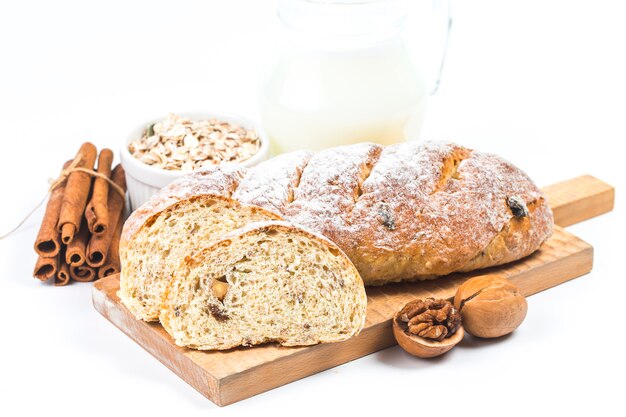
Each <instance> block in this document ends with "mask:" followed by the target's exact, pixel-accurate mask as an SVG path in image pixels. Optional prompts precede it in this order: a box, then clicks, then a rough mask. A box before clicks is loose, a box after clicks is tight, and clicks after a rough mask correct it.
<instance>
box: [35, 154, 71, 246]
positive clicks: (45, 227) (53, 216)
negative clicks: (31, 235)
mask: <svg viewBox="0 0 626 417" xmlns="http://www.w3.org/2000/svg"><path fill="white" fill-rule="evenodd" d="M71 162H72V161H67V162H66V163H65V164H63V170H62V171H64V170H65V169H66V168H67V167H68V166H69V165H70V163H71ZM62 171H61V172H62ZM64 191H65V182H63V183H61V184H59V185H57V186H56V187H55V188H54V189H53V190H52V191H51V193H50V197H49V198H48V204H47V205H46V212H45V214H44V215H43V220H42V221H41V226H40V227H39V233H37V239H36V240H35V252H37V254H38V255H39V256H43V257H48V258H51V257H53V256H56V255H57V254H58V253H59V251H60V250H61V243H60V242H61V239H60V236H59V232H58V231H57V223H58V221H59V214H60V213H61V205H62V204H63V193H64Z"/></svg>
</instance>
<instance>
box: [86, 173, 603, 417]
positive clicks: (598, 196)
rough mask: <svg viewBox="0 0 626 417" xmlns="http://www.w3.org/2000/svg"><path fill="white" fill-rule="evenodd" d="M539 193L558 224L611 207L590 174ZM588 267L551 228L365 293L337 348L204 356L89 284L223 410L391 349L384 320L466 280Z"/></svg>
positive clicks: (552, 274)
mask: <svg viewBox="0 0 626 417" xmlns="http://www.w3.org/2000/svg"><path fill="white" fill-rule="evenodd" d="M544 191H545V192H546V195H547V197H548V200H549V201H550V204H551V205H552V209H553V211H554V217H555V222H556V223H557V224H558V225H560V226H567V225H570V224H573V223H576V222H579V221H582V220H585V219H588V218H591V217H594V216H597V215H599V214H602V213H606V212H608V211H610V210H612V209H613V200H614V195H615V193H614V189H613V187H611V186H609V185H608V184H605V183H603V182H602V181H600V180H597V179H595V178H593V177H590V176H583V177H578V178H575V179H572V180H569V181H565V182H562V183H559V184H555V185H552V186H549V187H546V188H544ZM592 264H593V248H592V247H591V245H589V244H588V243H586V242H584V241H583V240H581V239H579V238H577V237H576V236H574V235H572V234H571V233H568V232H567V231H565V230H563V229H562V227H559V226H557V227H556V228H555V232H554V235H553V236H552V238H551V239H550V240H549V241H548V242H546V243H545V244H544V245H543V246H542V248H541V249H540V250H538V251H537V252H535V253H534V254H533V255H531V256H529V257H527V258H525V259H523V260H520V261H517V262H514V263H511V264H508V265H504V266H501V267H496V268H490V269H487V270H483V271H480V272H476V273H469V274H468V273H464V274H454V275H451V276H448V277H445V278H440V279H437V280H434V281H426V282H419V283H412V284H392V285H387V286H384V287H376V288H368V289H367V301H368V305H367V319H366V324H365V327H364V328H363V330H362V331H361V333H360V334H359V335H358V336H356V337H353V338H351V339H349V340H347V341H345V342H341V343H330V344H321V345H316V346H308V347H297V348H288V347H281V346H278V345H276V344H267V345H263V346H255V347H250V348H237V349H231V350H228V351H216V352H204V351H197V350H191V349H186V348H181V347H178V346H176V345H174V343H173V342H172V339H171V338H170V337H169V335H168V334H167V333H166V332H165V330H163V328H162V327H161V326H160V325H159V324H156V323H145V322H143V321H140V320H136V319H135V318H134V317H133V315H132V314H131V313H130V312H129V311H128V310H127V309H126V307H124V305H123V304H122V303H121V302H120V300H119V298H118V297H117V295H116V292H117V290H118V289H119V276H118V275H113V276H110V277H107V278H104V279H101V280H99V281H97V282H96V283H95V284H94V287H93V304H94V306H95V308H96V310H98V311H99V312H100V313H101V314H102V315H103V316H104V317H106V318H107V319H108V320H110V321H111V322H112V323H113V324H114V325H115V326H117V327H118V328H119V329H120V330H122V331H123V332H124V333H126V334H127V335H128V336H129V337H130V338H131V339H133V340H134V341H135V342H137V343H138V344H139V345H141V346H142V347H143V348H144V349H145V350H147V351H148V352H149V353H150V354H152V355H153V356H154V357H155V358H157V359H158V360H159V361H160V362H161V363H163V364H164V365H165V366H167V367H168V368H170V369H171V370H172V371H174V372H175V373H176V374H177V375H178V376H180V377H181V378H182V379H184V380H185V381H186V382H187V383H189V384H190V385H191V386H193V387H194V388H195V389H197V390H198V391H199V392H200V393H202V394H203V395H204V396H206V397H207V398H208V399H210V400H211V401H213V402H214V403H216V404H217V405H220V406H223V405H227V404H231V403H233V402H236V401H239V400H243V399H245V398H249V397H251V396H253V395H256V394H259V393H261V392H264V391H268V390H270V389H272V388H276V387H279V386H281V385H284V384H287V383H289V382H292V381H295V380H298V379H300V378H303V377H305V376H309V375H312V374H314V373H317V372H320V371H323V370H325V369H328V368H332V367H334V366H337V365H341V364H343V363H346V362H348V361H351V360H353V359H356V358H360V357H362V356H365V355H368V354H370V353H373V352H376V351H378V350H381V349H384V348H387V347H389V346H392V345H394V344H395V339H394V338H393V335H392V332H391V318H392V316H393V314H394V313H395V312H396V311H397V310H398V309H400V308H401V307H402V306H404V304H406V303H407V302H408V301H410V300H412V299H414V298H425V297H436V298H450V297H452V296H453V295H454V293H455V291H456V289H457V287H458V286H459V285H460V284H461V283H462V282H464V281H465V280H467V279H468V278H470V277H471V276H474V275H479V274H480V275H482V274H496V273H497V274H503V275H504V276H506V277H508V278H509V279H510V280H511V281H513V282H514V283H515V284H516V285H518V286H519V287H520V288H521V290H522V292H523V293H524V294H525V295H526V296H528V295H531V294H535V293H537V292H539V291H543V290H545V289H547V288H551V287H554V286H556V285H559V284H562V283H564V282H566V281H568V280H570V279H573V278H576V277H579V276H581V275H584V274H586V273H588V272H589V271H590V270H591V267H592Z"/></svg>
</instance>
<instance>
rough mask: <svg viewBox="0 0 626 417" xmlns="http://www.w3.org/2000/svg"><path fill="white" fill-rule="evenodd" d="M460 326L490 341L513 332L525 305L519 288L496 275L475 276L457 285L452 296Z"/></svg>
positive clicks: (524, 299) (525, 307)
mask: <svg viewBox="0 0 626 417" xmlns="http://www.w3.org/2000/svg"><path fill="white" fill-rule="evenodd" d="M454 306H455V307H456V308H457V309H458V310H459V311H460V312H461V316H462V317H463V327H465V330H467V332H468V333H469V334H471V335H473V336H477V337H483V338H494V337H500V336H504V335H506V334H509V333H511V332H512V331H513V330H515V329H517V328H518V327H519V325H520V324H522V322H523V321H524V318H525V317H526V312H527V311H528V303H527V302H526V298H524V295H523V294H522V293H521V292H520V290H519V288H517V287H516V286H515V285H513V284H512V283H511V282H510V281H508V280H506V279H504V278H502V277H499V276H488V275H483V276H478V277H475V278H472V279H469V280H467V281H465V282H464V283H463V285H461V286H460V287H459V288H458V290H457V292H456V295H455V296H454Z"/></svg>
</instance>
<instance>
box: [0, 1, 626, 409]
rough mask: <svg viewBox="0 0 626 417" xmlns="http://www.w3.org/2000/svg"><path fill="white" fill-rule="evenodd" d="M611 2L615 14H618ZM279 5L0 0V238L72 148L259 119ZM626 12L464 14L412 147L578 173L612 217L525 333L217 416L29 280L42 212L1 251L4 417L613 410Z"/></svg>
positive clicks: (75, 288)
mask: <svg viewBox="0 0 626 417" xmlns="http://www.w3.org/2000/svg"><path fill="white" fill-rule="evenodd" d="M620 3H621V4H620ZM274 7H275V4H274V2H273V1H258V0H257V1H254V0H247V1H244V0H236V1H233V0H231V1H220V2H218V1H208V0H204V1H195V2H191V1H170V2H161V1H150V2H148V1H146V2H130V1H125V2H122V1H106V2H85V1H82V2H67V1H53V2H52V1H22V2H2V3H1V5H0V146H1V147H0V178H1V180H0V181H2V185H1V188H0V192H1V193H2V194H1V195H2V197H1V198H0V200H1V204H0V210H1V215H0V232H3V231H5V230H7V229H9V228H10V227H12V226H13V225H14V224H15V223H16V222H17V221H18V220H19V218H20V217H22V216H23V215H24V213H25V212H26V211H28V210H29V209H30V208H31V207H33V206H34V205H35V204H36V203H37V202H38V201H39V200H40V199H41V198H42V196H43V195H44V194H45V191H46V187H47V183H46V180H47V179H48V178H49V177H51V176H54V175H56V174H57V172H58V170H59V168H60V166H61V164H62V162H63V161H65V160H66V159H68V158H69V157H70V156H72V155H73V154H74V153H75V151H76V150H77V148H78V146H79V144H80V143H81V142H83V141H85V140H91V141H93V142H94V143H96V144H97V145H98V146H99V147H104V146H108V147H112V148H114V149H118V148H119V146H120V144H121V143H122V141H123V140H124V138H125V135H126V133H127V132H128V131H129V130H130V129H131V128H133V127H134V126H135V125H137V124H140V123H142V122H143V121H144V120H147V119H149V118H152V117H154V116H155V115H161V114H165V113H167V112H169V111H180V112H182V111H187V110H219V111H229V112H234V113H239V114H242V115H245V116H249V117H252V118H257V119H258V113H259V112H258V107H257V101H256V74H257V70H258V67H259V65H261V64H260V63H261V62H262V60H263V58H264V57H265V56H266V55H267V53H268V50H269V49H270V48H271V43H270V42H269V40H268V36H269V34H270V28H271V27H273V26H274V25H275V24H276V21H275V17H274ZM623 7H624V6H623V2H619V1H614V2H610V1H593V2H592V1H549V0H542V1H539V0H530V1H525V2H518V1H505V0H498V1H495V0H494V1H486V0H474V1H457V2H456V3H455V9H454V27H453V34H452V38H451V42H450V48H449V55H448V60H447V65H446V68H445V71H444V74H443V75H444V78H443V84H442V86H441V89H440V91H439V93H438V95H437V96H435V97H434V98H433V100H432V101H431V105H430V108H429V110H428V115H427V121H426V125H425V129H424V134H423V137H426V138H432V139H450V140H454V141H457V142H459V143H462V144H464V145H467V146H470V147H476V148H479V149H482V150H486V151H490V152H496V153H499V154H501V155H503V156H505V157H506V158H508V159H510V160H511V161H513V162H514V163H516V164H517V165H519V166H520V167H522V168H523V169H525V170H526V171H527V172H528V173H529V174H530V175H531V176H532V177H533V178H534V179H535V180H536V182H537V183H538V184H539V185H547V184H550V183H553V182H556V181H558V180H563V179H567V178H570V177H573V176H577V175H581V174H584V173H591V174H593V175H596V176H597V177H599V178H601V179H603V180H605V181H608V182H610V183H612V184H614V185H615V186H616V188H617V202H616V210H615V212H613V213H611V214H608V215H604V216H602V217H600V218H596V219H593V220H590V221H587V222H584V223H582V224H579V225H576V226H573V227H570V228H569V230H570V231H572V232H574V233H576V234H577V235H579V236H580V237H582V238H583V239H585V240H587V241H588V242H590V243H592V244H593V245H594V247H595V266H594V270H593V272H592V273H591V274H589V275H587V276H585V277H583V278H580V279H577V280H574V281H572V282H569V283H567V284H564V285H561V286H559V287H557V288H554V289H551V290H548V291H546V292H544V293H541V294H538V295H535V296H532V297H530V298H529V300H528V301H529V312H528V317H527V319H526V321H525V322H524V324H523V326H522V327H521V328H520V329H518V331H516V332H515V333H514V334H513V335H512V336H510V337H507V338H504V339H502V340H497V341H489V342H481V341H476V340H471V339H469V338H468V339H466V340H465V341H464V342H463V343H462V344H461V345H460V346H458V347H457V348H455V349H454V350H453V351H452V352H450V353H449V354H447V355H445V356H444V357H442V358H440V359H436V360H431V361H424V360H418V359H414V358H412V357H409V356H408V355H406V354H405V353H404V352H403V351H401V350H400V349H399V348H397V347H394V348H390V349H387V350H384V351H381V352H379V353H376V354H373V355H370V356H369V357H366V358H363V359H360V360H357V361H354V362H351V363H348V364H346V365H343V366H340V367H337V368H334V369H331V370H328V371H326V372H323V373H320V374H317V375H314V376H312V377H309V378H306V379H304V380H301V381H298V382H295V383H292V384H289V385H287V386H284V387H281V388H278V389H275V390H272V391H270V392H267V393H264V394H261V395H258V396H256V397H254V398H251V399H248V400H245V401H242V402H240V403H237V404H234V405H231V406H229V407H226V408H222V409H219V408H218V407H216V406H215V405H213V404H212V403H211V402H209V401H208V400H206V399H205V398H204V397H202V396H201V395H200V394H198V393H197V392H196V391H194V390H193V389H192V388H191V387H190V386H188V385H187V384H186V383H184V382H183V381H182V380H180V379H179V378H178V377H176V376H175V375H174V374H173V373H172V372H170V371H169V370H168V369H166V368H165V367H164V366H162V365H161V364H160V363H159V362H158V361H157V360H156V359H154V358H152V357H151V356H150V355H149V354H147V353H146V352H144V351H143V350H142V349H141V348H140V347H139V346H138V345H136V344H135V343H134V342H132V341H131V340H130V339H128V338H127V337H126V336H125V335H123V334H122V333H121V332H120V331H118V330H117V329H116V328H115V327H114V326H113V325H112V324H110V323H109V322H107V321H106V320H105V319H103V318H102V317H101V316H100V315H99V314H98V313H96V312H95V310H94V309H93V308H92V306H91V298H90V291H91V285H90V284H85V285H80V284H75V285H70V286H68V287H65V288H55V287H53V286H50V285H46V284H41V283H40V282H38V281H36V280H34V279H33V278H32V277H31V272H32V267H33V265H34V263H35V254H34V251H33V250H32V243H33V241H34V239H35V235H36V232H37V226H38V223H39V221H40V219H41V215H42V210H40V211H39V212H37V214H36V215H35V216H34V217H33V218H32V219H31V220H29V221H28V222H27V223H26V224H25V226H24V227H23V228H22V229H21V230H20V231H19V232H18V233H16V234H15V235H14V236H12V237H10V238H8V239H5V240H3V241H0V257H1V261H0V265H1V270H0V317H1V320H2V321H1V322H0V326H1V330H0V415H3V416H4V415H6V416H10V415H26V414H27V413H28V414H33V413H38V414H43V415H61V414H63V415H67V416H95V415H114V413H120V412H122V411H123V412H124V413H141V414H146V415H169V416H177V415H181V416H183V415H184V416H190V415H207V413H211V414H221V413H224V414H232V413H235V414H238V413H244V412H245V413H248V414H249V415H257V414H258V415H266V414H270V413H271V414H278V415H282V414H287V413H289V414H290V415H293V416H299V415H309V414H315V415H320V414H322V415H323V414H328V413H330V412H333V411H337V412H339V413H342V414H344V415H355V414H356V413H363V414H365V415H369V414H374V413H377V414H379V415H384V416H397V415H418V414H419V415H425V416H426V415H428V416H434V415H474V414H476V415H502V414H505V415H517V414H528V413H538V414H547V412H552V413H559V414H562V415H566V414H574V415H578V414H579V413H593V414H600V413H604V414H609V415H616V414H622V415H623V413H624V403H623V395H624V393H623V388H624V385H623V375H624V373H625V372H626V359H625V355H624V348H623V341H624V337H623V335H624V332H625V331H626V329H625V327H624V315H625V314H624V309H623V307H622V306H623V297H624V294H625V293H626V277H625V276H624V275H625V274H624V270H623V267H622V263H621V261H622V260H623V258H624V245H623V236H624V234H625V233H626V230H625V227H624V224H625V222H624V218H625V217H624V216H625V215H626V212H625V211H624V209H623V207H624V198H623V192H622V191H623V190H624V187H625V186H626V182H625V179H624V178H626V175H625V174H624V172H623V171H624V166H623V159H624V157H623V155H624V153H623V151H621V150H620V148H623V145H624V142H625V139H626V82H625V78H626V64H625V62H624V58H625V52H624V51H625V50H626V46H625V43H626V13H625V10H624V8H623Z"/></svg>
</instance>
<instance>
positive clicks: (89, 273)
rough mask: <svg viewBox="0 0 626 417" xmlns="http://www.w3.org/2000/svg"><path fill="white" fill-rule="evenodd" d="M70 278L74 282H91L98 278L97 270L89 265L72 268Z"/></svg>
mask: <svg viewBox="0 0 626 417" xmlns="http://www.w3.org/2000/svg"><path fill="white" fill-rule="evenodd" d="M70 276H71V277H72V279H73V280H74V281H78V282H90V281H93V280H94V278H95V277H96V270H95V269H94V268H91V267H90V266H88V265H74V266H70Z"/></svg>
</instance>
